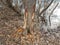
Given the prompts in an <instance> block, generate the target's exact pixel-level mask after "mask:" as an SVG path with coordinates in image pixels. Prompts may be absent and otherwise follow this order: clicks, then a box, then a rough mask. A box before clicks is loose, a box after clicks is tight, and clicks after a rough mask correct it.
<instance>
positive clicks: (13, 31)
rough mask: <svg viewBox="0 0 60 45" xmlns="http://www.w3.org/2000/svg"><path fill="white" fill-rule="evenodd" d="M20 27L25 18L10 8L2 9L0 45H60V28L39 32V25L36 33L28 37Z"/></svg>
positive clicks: (0, 12) (0, 10) (4, 7)
mask: <svg viewBox="0 0 60 45" xmlns="http://www.w3.org/2000/svg"><path fill="white" fill-rule="evenodd" d="M20 26H23V16H20V15H19V14H17V13H16V12H15V11H14V10H12V9H11V8H9V7H6V6H3V7H0V45H60V29H59V28H60V27H59V28H57V29H53V30H52V29H48V30H45V29H41V30H39V29H38V28H39V26H38V25H37V28H35V30H34V33H32V34H29V33H28V34H27V35H26V33H25V30H24V29H22V28H20Z"/></svg>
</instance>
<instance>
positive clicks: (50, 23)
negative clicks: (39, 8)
mask: <svg viewBox="0 0 60 45" xmlns="http://www.w3.org/2000/svg"><path fill="white" fill-rule="evenodd" d="M58 4H59V3H57V4H56V6H55V7H54V8H53V10H52V11H51V13H50V15H49V23H50V26H51V20H50V17H51V15H52V13H53V11H54V10H55V9H56V7H57V6H58Z"/></svg>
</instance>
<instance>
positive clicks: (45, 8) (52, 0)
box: [39, 0, 54, 16]
mask: <svg viewBox="0 0 60 45" xmlns="http://www.w3.org/2000/svg"><path fill="white" fill-rule="evenodd" d="M53 1H54V0H52V1H51V2H50V4H49V5H48V6H47V7H46V8H44V9H43V10H42V11H41V12H40V13H39V16H41V14H42V13H43V12H44V11H46V10H47V9H48V8H49V6H50V5H51V4H52V3H53Z"/></svg>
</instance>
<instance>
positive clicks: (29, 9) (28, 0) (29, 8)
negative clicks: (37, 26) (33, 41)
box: [22, 0, 36, 33]
mask: <svg viewBox="0 0 60 45" xmlns="http://www.w3.org/2000/svg"><path fill="white" fill-rule="evenodd" d="M22 1H23V4H24V8H25V15H24V21H25V25H24V26H25V28H26V29H27V31H28V32H29V33H30V31H32V28H33V22H32V21H33V19H34V13H35V4H36V0H22Z"/></svg>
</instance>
